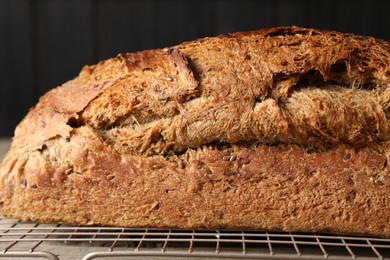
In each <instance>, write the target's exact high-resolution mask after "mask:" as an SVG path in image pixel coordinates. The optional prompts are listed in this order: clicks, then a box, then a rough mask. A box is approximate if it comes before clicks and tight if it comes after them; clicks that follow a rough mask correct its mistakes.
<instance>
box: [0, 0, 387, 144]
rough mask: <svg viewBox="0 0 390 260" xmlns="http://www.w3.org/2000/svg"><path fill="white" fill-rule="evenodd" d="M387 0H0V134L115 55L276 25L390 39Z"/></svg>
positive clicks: (7, 134)
mask: <svg viewBox="0 0 390 260" xmlns="http://www.w3.org/2000/svg"><path fill="white" fill-rule="evenodd" d="M388 10H390V1H387V0H383V1H380V0H370V1H363V0H317V1H316V0H311V1H310V0H259V1H250V0H230V1H229V0H225V1H224V0H210V1H202V0H198V1H195V0H169V1H168V0H161V1H158V0H142V1H135V0H133V1H130V0H116V1H109V0H0V137H4V136H11V135H12V134H13V130H14V128H15V126H16V124H17V123H18V122H19V121H20V120H21V119H22V118H23V116H24V115H25V114H26V113H27V111H28V109H29V108H30V107H31V106H33V105H34V104H35V103H36V102H37V100H38V98H39V96H41V95H42V94H43V93H44V92H46V91H47V90H49V89H51V88H53V87H55V86H58V85H60V84H61V83H63V82H65V81H66V80H69V79H71V78H73V77H75V76H76V75H77V74H78V72H79V71H80V69H81V67H82V66H83V65H84V64H93V63H96V62H97V61H99V60H101V59H106V58H109V57H112V56H115V55H117V54H118V53H120V52H132V51H138V50H143V49H150V48H158V47H165V46H169V45H173V44H177V43H180V42H182V41H188V40H192V39H195V38H199V37H205V36H213V35H217V34H221V33H227V32H233V31H242V30H253V29H257V28H266V27H273V26H281V25H297V26H306V27H315V28H319V29H331V30H338V31H342V32H352V33H356V34H363V35H371V36H374V37H378V38H382V39H385V40H390V17H389V13H388Z"/></svg>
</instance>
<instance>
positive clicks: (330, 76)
mask: <svg viewBox="0 0 390 260" xmlns="http://www.w3.org/2000/svg"><path fill="white" fill-rule="evenodd" d="M389 57H390V43H388V42H385V41H383V40H378V39H374V38H371V37H365V36H356V35H351V34H342V33H338V32H329V31H319V30H314V29H305V28H298V27H283V28H272V29H266V30H258V31H252V32H245V33H233V34H227V35H221V36H218V37H214V38H204V39H199V40H196V41H192V42H186V43H183V44H180V45H177V46H174V47H171V48H165V49H158V50H146V51H142V52H137V53H128V54H120V55H118V56H117V57H115V58H112V59H109V60H106V61H102V62H100V63H98V64H97V65H93V66H85V67H84V68H83V69H82V71H81V73H80V74H79V76H78V77H76V78H75V79H73V80H71V81H69V82H66V83H65V84H63V85H62V86H60V87H58V88H55V89H53V90H51V91H49V92H48V93H46V94H45V95H44V96H42V97H41V98H40V100H39V102H38V104H37V105H36V106H35V107H33V108H32V109H31V110H30V111H29V113H28V115H27V116H26V117H25V118H24V119H23V121H22V122H21V123H20V124H19V126H18V127H17V128H16V130H15V137H14V139H13V142H12V146H11V148H10V150H9V152H8V153H7V155H6V157H5V158H4V160H3V162H2V164H1V166H0V176H1V179H0V214H1V215H3V216H6V217H12V218H18V219H21V220H31V221H37V222H59V223H68V224H77V225H105V226H123V227H153V228H154V227H162V228H190V229H204V228H206V229H209V228H212V229H214V228H218V229H220V228H229V229H266V230H277V231H287V232H291V231H299V232H327V233H328V232H331V233H338V234H356V235H370V236H381V237H390V174H389V166H388V163H387V162H388V160H389V158H390V122H389V120H390V88H389V87H390V59H389Z"/></svg>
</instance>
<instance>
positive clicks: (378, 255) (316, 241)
mask: <svg viewBox="0 0 390 260" xmlns="http://www.w3.org/2000/svg"><path fill="white" fill-rule="evenodd" d="M137 256H138V257H142V256H147V257H151V256H154V257H157V258H158V257H164V258H166V257H174V256H176V257H180V259H185V258H192V257H204V258H217V257H218V258H236V259H237V258H252V259H253V258H257V259H259V258H260V259H272V258H277V259H386V258H390V239H381V238H368V237H347V236H337V235H319V234H313V233H305V234H304V233H302V234H301V233H294V234H291V233H275V232H267V231H237V230H204V231H198V230H169V229H168V230H162V229H129V228H109V227H73V226H66V225H60V224H57V225H52V224H38V223H26V222H19V221H17V220H12V219H5V218H0V258H2V257H6V258H7V259H14V258H15V259H22V258H25V257H27V258H28V259H42V258H46V259H107V258H109V259H117V258H122V259H123V258H124V257H137ZM154 259H155V258H154Z"/></svg>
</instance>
